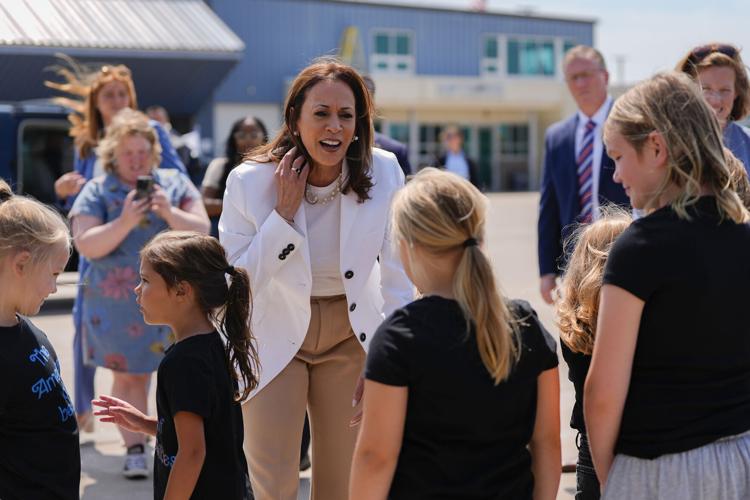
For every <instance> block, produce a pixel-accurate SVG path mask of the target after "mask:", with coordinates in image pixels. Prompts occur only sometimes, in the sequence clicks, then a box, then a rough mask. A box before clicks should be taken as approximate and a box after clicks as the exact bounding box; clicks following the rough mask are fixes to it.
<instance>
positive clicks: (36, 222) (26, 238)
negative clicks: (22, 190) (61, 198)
mask: <svg viewBox="0 0 750 500" xmlns="http://www.w3.org/2000/svg"><path fill="white" fill-rule="evenodd" d="M60 242H61V243H64V244H65V246H66V247H67V249H68V252H70V250H71V246H70V232H69V230H68V225H67V224H66V223H65V221H64V220H63V218H62V217H61V216H60V214H58V213H57V212H55V211H54V210H52V209H51V208H49V207H48V206H46V205H43V204H41V203H39V202H38V201H36V200H33V199H31V198H27V197H25V196H17V195H14V194H13V191H12V190H11V189H10V186H9V185H8V184H7V183H6V182H5V181H4V180H2V179H0V258H4V257H6V256H8V255H14V254H16V253H18V252H23V251H27V252H29V254H31V261H32V262H33V263H35V264H38V263H40V262H44V261H45V260H47V259H48V258H49V257H50V255H51V253H52V250H53V249H54V248H55V245H56V244H57V243H60Z"/></svg>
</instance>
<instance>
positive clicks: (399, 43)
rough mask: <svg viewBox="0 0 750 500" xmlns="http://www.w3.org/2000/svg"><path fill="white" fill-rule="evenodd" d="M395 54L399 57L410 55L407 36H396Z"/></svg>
mask: <svg viewBox="0 0 750 500" xmlns="http://www.w3.org/2000/svg"><path fill="white" fill-rule="evenodd" d="M396 54H398V55H400V56H406V55H409V54H411V51H410V50H409V35H396Z"/></svg>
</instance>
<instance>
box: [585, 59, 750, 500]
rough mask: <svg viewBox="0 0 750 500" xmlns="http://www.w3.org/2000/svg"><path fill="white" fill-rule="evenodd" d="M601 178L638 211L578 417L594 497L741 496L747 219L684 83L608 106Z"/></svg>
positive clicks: (747, 421) (748, 458)
mask: <svg viewBox="0 0 750 500" xmlns="http://www.w3.org/2000/svg"><path fill="white" fill-rule="evenodd" d="M604 142H605V144H606V145H607V151H608V154H609V155H610V156H611V157H612V159H613V160H614V161H615V168H616V170H615V176H614V178H615V180H616V181H617V182H620V183H622V184H623V186H624V187H625V191H626V193H628V196H629V197H630V200H631V203H632V205H633V207H634V208H637V209H641V210H644V211H645V212H646V213H647V214H648V215H647V216H646V217H643V218H642V219H639V220H637V221H635V222H634V223H633V224H632V225H631V226H630V227H629V228H628V229H627V230H626V231H625V232H624V233H623V234H622V236H621V237H620V238H619V239H618V240H617V242H616V243H615V245H614V247H613V249H612V251H611V253H610V256H609V260H608V262H607V266H606V270H605V274H604V285H603V287H602V292H601V298H600V309H599V320H598V324H597V329H596V331H597V339H596V343H595V344H594V352H593V359H592V362H591V367H590V370H589V376H588V379H587V381H586V387H585V399H584V414H585V417H586V424H587V429H588V432H589V437H590V442H591V450H592V454H593V457H594V464H595V466H596V472H597V475H598V476H599V480H600V482H601V483H602V485H603V486H604V490H603V491H604V492H603V498H617V499H622V498H639V499H642V498H659V499H672V498H674V499H680V500H683V499H692V498H696V499H697V498H722V499H728V498H729V499H740V498H748V497H750V484H749V483H748V477H747V472H746V471H747V470H748V468H750V437H749V436H748V430H750V342H748V338H750V337H749V336H748V331H747V330H748V325H750V308H748V303H750V289H748V287H747V286H746V283H747V282H748V280H749V279H750V259H748V251H749V250H750V225H748V224H747V221H748V220H749V219H750V214H748V211H747V210H746V209H745V207H744V206H743V205H742V203H741V202H740V199H739V197H738V196H737V194H736V193H735V192H734V191H733V190H732V188H731V182H730V173H729V168H728V163H729V162H734V161H737V160H736V159H735V158H734V157H733V156H732V155H731V153H730V152H729V151H728V150H727V149H725V148H724V147H723V145H722V142H721V130H720V127H719V124H718V122H717V120H716V117H715V114H714V113H713V112H712V111H711V109H710V108H709V107H708V105H707V104H706V102H705V101H704V99H703V98H702V96H701V94H700V90H699V89H698V88H697V87H696V86H695V85H694V84H693V83H692V82H691V81H690V80H689V78H688V77H687V76H685V75H681V74H676V73H666V74H660V75H657V76H655V77H654V78H652V79H650V80H648V81H646V82H643V83H641V84H639V85H637V86H636V87H634V88H633V89H631V90H630V91H629V92H628V93H626V94H625V95H624V96H622V97H621V98H620V99H618V101H617V102H616V103H615V105H614V107H613V109H612V112H611V113H610V115H609V118H608V120H607V122H606V125H605V130H604Z"/></svg>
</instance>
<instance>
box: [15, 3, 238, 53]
mask: <svg viewBox="0 0 750 500" xmlns="http://www.w3.org/2000/svg"><path fill="white" fill-rule="evenodd" d="M0 48H6V49H7V48H27V49H28V48H30V49H34V48H38V49H46V48H54V49H57V50H60V49H98V50H102V49H104V50H106V49H114V50H119V51H124V50H126V51H138V52H140V51H143V52H159V53H162V54H163V53H164V52H167V53H169V52H182V53H185V52H200V53H215V54H216V53H224V54H227V53H236V54H238V53H241V52H242V51H243V50H244V48H245V44H244V43H243V42H242V40H241V39H240V38H239V37H237V35H235V34H234V33H233V32H232V30H230V29H229V28H228V27H227V25H226V24H224V22H223V21H222V20H221V19H220V18H219V17H218V16H217V15H216V14H215V13H214V12H213V11H212V10H211V9H210V8H209V7H208V5H206V4H205V3H204V2H203V1H202V0H0Z"/></svg>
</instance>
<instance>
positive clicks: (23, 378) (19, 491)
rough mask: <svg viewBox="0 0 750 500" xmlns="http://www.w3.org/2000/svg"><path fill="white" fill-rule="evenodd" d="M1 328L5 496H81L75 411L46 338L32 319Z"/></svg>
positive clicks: (1, 490) (0, 453) (0, 488)
mask: <svg viewBox="0 0 750 500" xmlns="http://www.w3.org/2000/svg"><path fill="white" fill-rule="evenodd" d="M18 320H19V323H18V325H16V326H11V327H0V342H1V343H2V344H1V345H2V348H0V498H2V499H3V500H15V499H18V500H28V499H31V498H33V499H35V500H36V499H39V500H47V499H70V498H76V499H77V498H78V484H79V481H80V478H81V451H80V448H79V445H78V425H77V424H76V417H75V411H74V410H73V404H72V403H71V401H70V397H69V396H68V393H67V391H66V390H65V386H64V385H63V381H62V379H61V378H60V363H59V362H58V360H57V354H56V353H55V350H54V349H53V348H52V344H50V342H49V340H48V339H47V336H46V335H45V334H44V332H42V331H41V330H39V329H38V328H37V327H35V326H34V325H33V324H32V323H31V322H30V321H29V320H28V319H27V318H24V317H22V316H19V317H18Z"/></svg>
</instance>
